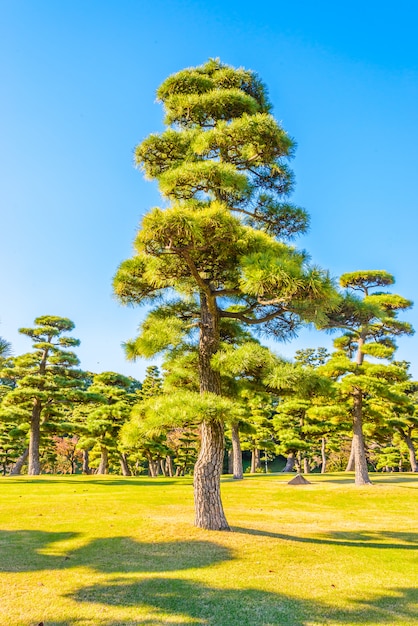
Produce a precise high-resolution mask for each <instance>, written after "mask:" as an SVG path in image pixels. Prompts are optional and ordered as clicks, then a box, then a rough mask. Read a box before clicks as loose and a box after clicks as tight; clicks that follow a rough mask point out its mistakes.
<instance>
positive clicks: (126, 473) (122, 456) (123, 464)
mask: <svg viewBox="0 0 418 626" xmlns="http://www.w3.org/2000/svg"><path fill="white" fill-rule="evenodd" d="M120 468H121V470H122V475H123V476H132V472H131V470H130V469H129V465H128V461H127V459H126V454H124V453H123V452H121V453H120Z"/></svg>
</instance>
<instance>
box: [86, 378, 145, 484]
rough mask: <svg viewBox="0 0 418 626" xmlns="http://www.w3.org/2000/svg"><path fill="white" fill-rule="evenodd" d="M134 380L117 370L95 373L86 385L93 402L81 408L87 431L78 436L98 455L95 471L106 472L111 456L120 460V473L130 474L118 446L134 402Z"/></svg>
mask: <svg viewBox="0 0 418 626" xmlns="http://www.w3.org/2000/svg"><path fill="white" fill-rule="evenodd" d="M134 382H135V381H133V380H132V379H131V378H128V377H127V376H122V374H118V373H116V372H102V373H101V374H95V375H94V376H93V381H92V385H91V387H89V392H90V394H93V397H94V398H95V402H94V403H92V404H90V405H88V404H85V405H84V406H83V407H81V408H80V410H81V412H82V413H84V414H85V416H86V418H85V427H86V431H87V432H86V433H85V434H84V435H83V436H82V437H81V438H80V441H79V447H80V448H88V447H90V446H91V444H93V455H94V454H96V455H97V456H98V458H99V463H98V468H97V473H98V474H107V473H108V470H109V460H110V457H111V456H112V455H113V456H114V457H116V459H118V461H119V462H120V465H121V469H122V473H123V474H124V475H130V470H129V467H128V466H127V462H126V458H125V456H124V453H123V450H120V449H119V446H118V434H119V431H120V429H121V427H122V425H123V424H124V423H125V422H126V420H127V419H128V418H129V415H130V412H131V409H132V406H133V404H134V403H135V401H136V395H135V386H133V383H134Z"/></svg>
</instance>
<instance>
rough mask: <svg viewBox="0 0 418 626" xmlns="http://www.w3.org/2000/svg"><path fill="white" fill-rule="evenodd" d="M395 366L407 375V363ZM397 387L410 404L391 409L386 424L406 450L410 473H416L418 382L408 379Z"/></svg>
mask: <svg viewBox="0 0 418 626" xmlns="http://www.w3.org/2000/svg"><path fill="white" fill-rule="evenodd" d="M397 365H399V366H400V367H402V369H404V370H405V371H406V372H407V373H408V368H409V363H406V364H405V363H404V362H401V363H397ZM405 365H406V367H405ZM408 377H409V374H408ZM399 387H400V389H399V391H400V392H402V393H404V394H406V395H407V396H408V398H409V400H410V404H409V405H407V404H406V403H403V404H401V405H397V406H395V407H392V411H391V412H390V415H389V416H388V418H387V423H388V425H389V426H390V428H391V429H392V430H393V431H394V432H395V434H396V435H397V438H398V439H400V441H401V442H402V443H403V445H404V446H405V448H406V449H407V453H408V458H409V465H410V469H411V472H418V461H417V450H418V382H416V381H413V380H411V379H410V378H408V380H406V381H405V382H404V383H401V384H400V385H398V388H399Z"/></svg>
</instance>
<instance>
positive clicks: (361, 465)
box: [353, 389, 372, 485]
mask: <svg viewBox="0 0 418 626" xmlns="http://www.w3.org/2000/svg"><path fill="white" fill-rule="evenodd" d="M353 447H354V460H355V484H356V485H371V484H372V482H371V480H370V478H369V471H368V469H367V459H366V450H365V446H364V437H363V394H362V392H361V390H360V389H356V390H355V392H354V409H353Z"/></svg>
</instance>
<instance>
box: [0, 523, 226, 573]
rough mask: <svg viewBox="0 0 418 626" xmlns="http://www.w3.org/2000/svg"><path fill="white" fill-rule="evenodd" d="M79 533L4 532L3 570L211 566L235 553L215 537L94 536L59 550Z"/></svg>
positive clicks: (147, 569)
mask: <svg viewBox="0 0 418 626" xmlns="http://www.w3.org/2000/svg"><path fill="white" fill-rule="evenodd" d="M79 536H80V535H79V534H78V533H51V532H42V531H36V530H19V531H1V532H0V571H3V572H33V571H40V570H54V569H63V568H71V567H90V568H91V569H94V570H97V571H99V572H105V573H130V572H136V573H156V572H171V571H176V570H185V569H194V568H202V567H208V566H210V565H213V564H216V563H219V562H221V561H227V560H230V559H232V558H233V553H232V551H231V550H230V549H229V548H226V547H224V546H221V545H218V544H216V543H214V542H213V541H170V542H155V543H146V542H139V541H135V540H134V539H132V538H131V537H109V538H103V539H93V540H92V541H89V542H88V543H86V544H85V545H83V546H82V547H80V548H75V549H74V550H72V549H71V548H70V549H67V550H65V551H63V550H60V546H59V543H60V542H62V541H68V540H70V539H73V538H76V537H79Z"/></svg>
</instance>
